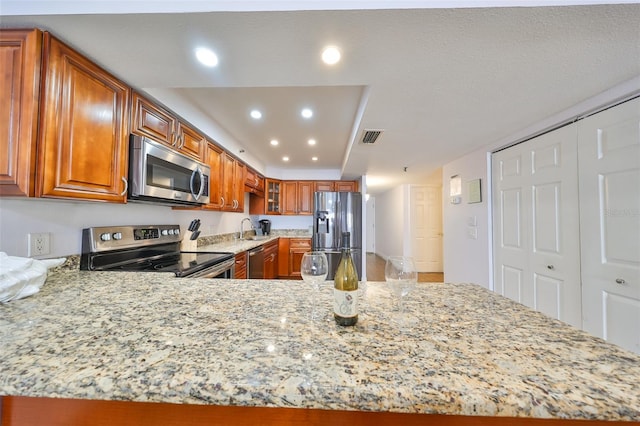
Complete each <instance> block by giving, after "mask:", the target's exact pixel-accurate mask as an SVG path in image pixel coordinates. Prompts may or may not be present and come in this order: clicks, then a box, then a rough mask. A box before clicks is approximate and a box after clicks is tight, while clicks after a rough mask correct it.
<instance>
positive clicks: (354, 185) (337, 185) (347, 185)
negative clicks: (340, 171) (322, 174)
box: [333, 180, 358, 192]
mask: <svg viewBox="0 0 640 426" xmlns="http://www.w3.org/2000/svg"><path fill="white" fill-rule="evenodd" d="M333 187H334V191H336V192H358V182H356V181H353V180H337V181H335V182H334V184H333Z"/></svg>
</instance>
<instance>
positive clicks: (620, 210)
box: [578, 99, 640, 353]
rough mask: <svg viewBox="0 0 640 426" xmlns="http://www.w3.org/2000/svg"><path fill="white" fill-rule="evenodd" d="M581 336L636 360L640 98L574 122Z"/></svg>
mask: <svg viewBox="0 0 640 426" xmlns="http://www.w3.org/2000/svg"><path fill="white" fill-rule="evenodd" d="M578 145H579V149H578V152H579V157H578V160H579V164H580V169H579V180H580V224H581V239H582V263H581V265H582V286H583V289H582V291H583V312H584V329H585V330H586V331H588V332H590V333H592V334H595V335H596V336H600V337H602V338H604V339H606V340H608V341H610V342H612V343H615V344H618V345H620V346H622V347H624V348H626V349H629V350H631V351H634V352H636V353H640V99H635V100H632V101H628V102H626V103H624V104H622V105H619V106H616V107H614V108H610V109H608V110H605V111H602V112H600V113H598V114H595V115H593V116H591V117H588V118H585V119H584V120H582V121H580V122H579V123H578Z"/></svg>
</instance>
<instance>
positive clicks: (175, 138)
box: [171, 132, 178, 146]
mask: <svg viewBox="0 0 640 426" xmlns="http://www.w3.org/2000/svg"><path fill="white" fill-rule="evenodd" d="M177 142H178V134H177V133H176V132H172V133H171V146H175V145H176V143H177Z"/></svg>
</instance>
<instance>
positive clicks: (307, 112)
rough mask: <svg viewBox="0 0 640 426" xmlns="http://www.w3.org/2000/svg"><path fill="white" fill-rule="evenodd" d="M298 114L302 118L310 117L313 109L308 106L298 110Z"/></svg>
mask: <svg viewBox="0 0 640 426" xmlns="http://www.w3.org/2000/svg"><path fill="white" fill-rule="evenodd" d="M300 114H301V115H302V116H303V117H304V118H311V117H312V116H313V111H311V110H310V109H309V108H305V109H303V110H302V111H301V112H300Z"/></svg>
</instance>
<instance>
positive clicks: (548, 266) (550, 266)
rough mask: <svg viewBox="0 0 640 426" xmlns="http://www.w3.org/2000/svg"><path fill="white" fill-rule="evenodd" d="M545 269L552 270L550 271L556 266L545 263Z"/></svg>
mask: <svg viewBox="0 0 640 426" xmlns="http://www.w3.org/2000/svg"><path fill="white" fill-rule="evenodd" d="M547 269H550V270H552V271H553V270H554V269H556V268H555V266H553V265H547Z"/></svg>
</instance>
